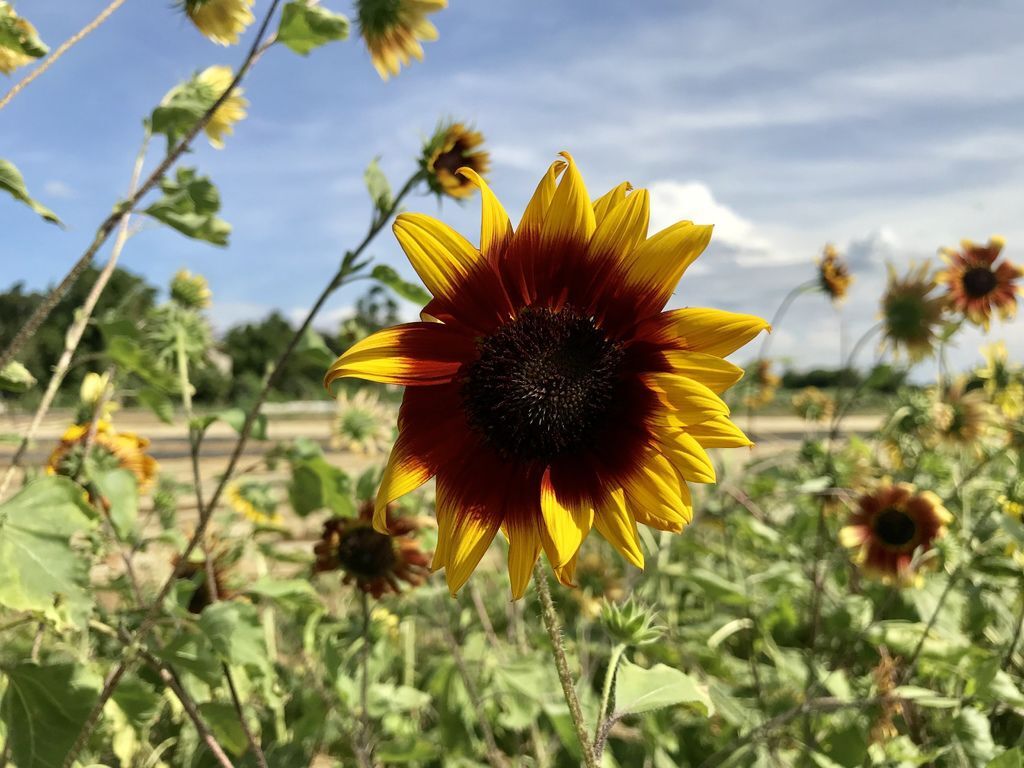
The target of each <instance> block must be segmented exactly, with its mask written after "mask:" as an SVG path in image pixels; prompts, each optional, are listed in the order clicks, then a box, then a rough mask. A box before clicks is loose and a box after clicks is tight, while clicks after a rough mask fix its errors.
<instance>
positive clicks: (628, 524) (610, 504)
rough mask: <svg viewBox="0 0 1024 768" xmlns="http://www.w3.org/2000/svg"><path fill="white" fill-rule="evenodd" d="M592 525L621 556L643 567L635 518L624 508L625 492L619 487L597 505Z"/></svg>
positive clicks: (642, 556)
mask: <svg viewBox="0 0 1024 768" xmlns="http://www.w3.org/2000/svg"><path fill="white" fill-rule="evenodd" d="M594 527H595V528H597V532H598V533H600V534H601V535H602V536H604V538H605V539H606V540H607V541H608V543H609V544H611V545H612V546H613V547H615V549H617V550H618V551H619V552H620V553H621V554H622V556H623V557H625V558H626V559H627V560H629V562H631V563H632V564H633V565H635V566H636V567H637V568H640V569H641V570H642V569H643V567H644V552H643V550H642V549H641V548H640V534H639V532H638V531H637V529H636V520H634V519H633V516H632V515H631V514H629V512H628V511H627V510H626V494H625V492H624V491H623V490H622V489H621V488H618V489H616V490H614V491H612V492H611V493H609V494H608V498H607V500H606V501H605V503H604V504H602V505H601V506H600V507H598V509H597V511H596V512H595V513H594Z"/></svg>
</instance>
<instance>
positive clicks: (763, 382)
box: [743, 360, 782, 409]
mask: <svg viewBox="0 0 1024 768" xmlns="http://www.w3.org/2000/svg"><path fill="white" fill-rule="evenodd" d="M752 378H753V385H754V386H753V388H752V389H751V391H750V393H749V394H748V395H747V396H746V398H744V400H743V403H744V405H746V406H747V407H748V408H755V409H756V408H763V407H764V406H766V405H768V404H770V403H771V402H772V401H773V400H775V394H776V392H777V391H778V388H779V385H780V384H781V383H782V378H781V377H780V376H779V375H778V374H777V373H775V371H774V370H772V361H771V360H758V361H757V367H756V368H755V369H754V375H753V377H752Z"/></svg>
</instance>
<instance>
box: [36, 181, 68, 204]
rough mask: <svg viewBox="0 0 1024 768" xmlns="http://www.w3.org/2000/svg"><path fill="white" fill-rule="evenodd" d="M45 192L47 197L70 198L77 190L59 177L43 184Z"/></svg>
mask: <svg viewBox="0 0 1024 768" xmlns="http://www.w3.org/2000/svg"><path fill="white" fill-rule="evenodd" d="M43 192H45V193H46V196H47V197H51V198H56V199H59V200H69V199H71V198H73V197H74V196H75V190H73V189H72V188H71V187H70V185H68V184H67V183H65V182H63V181H60V180H59V179H53V180H52V181H48V182H46V183H45V184H43Z"/></svg>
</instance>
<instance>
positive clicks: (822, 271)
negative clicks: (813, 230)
mask: <svg viewBox="0 0 1024 768" xmlns="http://www.w3.org/2000/svg"><path fill="white" fill-rule="evenodd" d="M852 282H853V276H852V275H851V274H850V269H849V267H847V265H846V262H845V261H844V260H843V257H842V256H841V255H840V254H839V251H837V250H836V247H835V246H834V245H832V243H828V244H827V245H826V246H825V250H824V251H823V252H822V254H821V258H820V259H819V260H818V285H819V286H821V290H823V291H824V292H825V293H827V294H828V297H829V298H830V299H832V301H833V302H834V303H836V304H838V303H839V302H841V301H842V300H843V299H845V298H846V292H847V291H848V290H849V289H850V283H852Z"/></svg>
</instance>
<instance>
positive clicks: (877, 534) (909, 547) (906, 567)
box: [839, 483, 953, 586]
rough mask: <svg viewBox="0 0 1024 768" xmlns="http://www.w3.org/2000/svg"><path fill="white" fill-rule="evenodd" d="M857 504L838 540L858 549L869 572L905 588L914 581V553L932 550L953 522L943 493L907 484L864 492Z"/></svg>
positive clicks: (858, 555) (861, 559)
mask: <svg viewBox="0 0 1024 768" xmlns="http://www.w3.org/2000/svg"><path fill="white" fill-rule="evenodd" d="M857 506H858V509H857V511H856V512H854V513H853V515H852V516H851V518H850V522H849V524H848V525H847V526H846V527H845V528H843V529H842V530H840V531H839V543H840V544H842V545H843V546H845V547H851V548H853V547H856V548H857V549H858V552H857V562H858V563H859V564H860V565H861V567H862V568H863V569H864V570H865V572H867V573H869V574H870V575H872V576H875V577H877V578H879V579H881V580H882V581H884V582H886V583H894V584H898V585H901V586H909V585H911V584H913V583H914V580H915V573H914V571H913V570H912V568H911V565H912V563H913V561H914V553H915V552H916V551H918V550H919V549H920V550H921V552H922V553H928V552H929V551H930V550H931V549H932V548H933V546H934V544H935V542H936V541H937V540H938V539H940V538H941V537H942V536H944V535H945V534H946V527H947V526H948V525H949V523H950V522H952V520H953V516H952V515H951V514H950V513H949V512H948V511H947V510H946V508H945V507H943V506H942V502H941V501H940V500H939V497H938V496H936V495H935V494H934V493H932V492H930V491H921V492H918V491H917V490H916V489H915V488H914V486H912V485H910V484H908V483H896V484H883V485H881V486H879V487H878V488H877V489H876V490H874V491H873V492H871V493H865V494H864V495H863V496H861V497H860V498H859V499H858V500H857Z"/></svg>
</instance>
